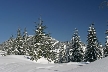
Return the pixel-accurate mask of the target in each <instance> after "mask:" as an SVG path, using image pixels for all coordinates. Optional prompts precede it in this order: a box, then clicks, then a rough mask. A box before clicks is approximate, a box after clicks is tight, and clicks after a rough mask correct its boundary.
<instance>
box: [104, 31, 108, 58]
mask: <svg viewBox="0 0 108 72" xmlns="http://www.w3.org/2000/svg"><path fill="white" fill-rule="evenodd" d="M105 34H106V42H105V49H104V56H105V57H107V56H108V30H106V33H105Z"/></svg>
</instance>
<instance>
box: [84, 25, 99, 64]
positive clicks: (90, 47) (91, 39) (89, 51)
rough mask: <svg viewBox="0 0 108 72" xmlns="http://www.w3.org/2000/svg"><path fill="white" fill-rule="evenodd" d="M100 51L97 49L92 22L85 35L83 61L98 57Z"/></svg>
mask: <svg viewBox="0 0 108 72" xmlns="http://www.w3.org/2000/svg"><path fill="white" fill-rule="evenodd" d="M100 57H101V52H100V49H99V42H98V39H97V36H96V30H95V28H94V24H92V25H91V26H90V27H89V30H88V36H87V48H86V53H85V61H89V62H93V61H95V60H97V59H100Z"/></svg>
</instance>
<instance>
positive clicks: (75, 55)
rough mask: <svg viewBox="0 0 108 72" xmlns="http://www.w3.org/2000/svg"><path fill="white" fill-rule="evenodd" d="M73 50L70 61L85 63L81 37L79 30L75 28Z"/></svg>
mask: <svg viewBox="0 0 108 72" xmlns="http://www.w3.org/2000/svg"><path fill="white" fill-rule="evenodd" d="M71 46H72V50H71V55H70V60H71V61H72V62H81V61H83V49H82V46H81V40H80V36H78V30H77V29H76V28H75V32H74V35H73V37H72V45H71Z"/></svg>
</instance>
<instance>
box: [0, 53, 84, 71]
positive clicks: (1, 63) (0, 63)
mask: <svg viewBox="0 0 108 72" xmlns="http://www.w3.org/2000/svg"><path fill="white" fill-rule="evenodd" d="M80 65H84V64H81V63H67V64H50V63H44V64H43V63H36V62H33V61H30V60H28V59H26V58H25V57H24V56H23V55H10V56H0V72H64V71H69V70H72V69H75V68H77V67H80Z"/></svg>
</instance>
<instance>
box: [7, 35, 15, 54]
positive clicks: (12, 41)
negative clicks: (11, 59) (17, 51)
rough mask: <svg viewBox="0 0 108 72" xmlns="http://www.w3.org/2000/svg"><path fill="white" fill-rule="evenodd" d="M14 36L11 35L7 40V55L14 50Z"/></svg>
mask: <svg viewBox="0 0 108 72" xmlns="http://www.w3.org/2000/svg"><path fill="white" fill-rule="evenodd" d="M14 47H15V45H14V38H13V35H12V36H11V37H10V39H9V40H8V49H7V55H11V54H13V51H14Z"/></svg>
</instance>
